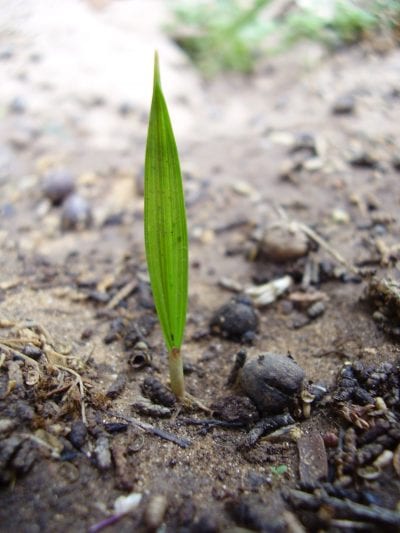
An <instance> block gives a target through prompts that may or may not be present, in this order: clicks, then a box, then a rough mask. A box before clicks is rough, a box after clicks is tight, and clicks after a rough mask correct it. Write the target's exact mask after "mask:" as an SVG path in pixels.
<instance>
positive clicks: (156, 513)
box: [144, 494, 168, 531]
mask: <svg viewBox="0 0 400 533" xmlns="http://www.w3.org/2000/svg"><path fill="white" fill-rule="evenodd" d="M167 508H168V499H167V497H166V496H164V495H163V494H155V495H154V496H150V498H149V501H148V503H147V506H146V509H145V511H144V522H145V524H146V526H147V528H148V530H150V531H156V530H157V528H158V527H159V526H161V524H162V522H163V520H164V515H165V513H166V511H167Z"/></svg>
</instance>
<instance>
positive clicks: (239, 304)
mask: <svg viewBox="0 0 400 533" xmlns="http://www.w3.org/2000/svg"><path fill="white" fill-rule="evenodd" d="M210 329H211V332H212V333H215V334H217V335H221V336H222V337H227V338H229V339H232V340H236V341H237V340H239V341H240V340H243V339H244V340H245V339H246V338H247V336H248V335H249V334H250V333H255V332H256V331H257V329H258V315H257V313H256V311H255V310H254V308H253V305H252V302H251V300H250V299H249V298H248V297H247V296H242V295H241V296H236V297H235V298H232V300H231V301H229V302H228V303H226V304H225V305H223V306H222V307H220V308H219V309H218V310H217V311H216V312H215V313H214V315H213V317H212V318H211V321H210Z"/></svg>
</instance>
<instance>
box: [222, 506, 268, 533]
mask: <svg viewBox="0 0 400 533" xmlns="http://www.w3.org/2000/svg"><path fill="white" fill-rule="evenodd" d="M225 510H226V511H227V513H228V514H229V515H230V516H231V518H232V519H233V520H234V522H235V523H236V524H237V525H238V526H241V527H246V528H249V529H251V530H255V531H264V530H265V529H264V525H265V524H264V520H263V518H262V516H261V515H260V513H259V511H258V510H256V509H255V507H253V506H251V505H250V504H249V503H247V502H245V501H243V500H241V499H238V500H236V499H235V500H230V501H228V502H226V504H225Z"/></svg>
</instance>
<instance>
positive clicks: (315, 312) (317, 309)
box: [307, 302, 325, 320]
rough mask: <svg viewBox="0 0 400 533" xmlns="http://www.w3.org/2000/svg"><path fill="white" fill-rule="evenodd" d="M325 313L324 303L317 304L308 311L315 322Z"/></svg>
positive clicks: (308, 314)
mask: <svg viewBox="0 0 400 533" xmlns="http://www.w3.org/2000/svg"><path fill="white" fill-rule="evenodd" d="M324 313H325V304H324V302H315V304H313V305H312V306H311V307H309V308H308V309H307V316H308V317H309V318H311V319H312V320H314V319H315V318H318V317H319V316H321V315H323V314H324Z"/></svg>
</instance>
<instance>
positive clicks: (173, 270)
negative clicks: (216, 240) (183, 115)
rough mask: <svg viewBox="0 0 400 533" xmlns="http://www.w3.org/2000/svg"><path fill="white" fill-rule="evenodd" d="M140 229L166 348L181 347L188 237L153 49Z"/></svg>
mask: <svg viewBox="0 0 400 533" xmlns="http://www.w3.org/2000/svg"><path fill="white" fill-rule="evenodd" d="M144 235H145V248H146V258H147V266H148V270H149V275H150V282H151V288H152V292H153V298H154V303H155V306H156V310H157V314H158V318H159V320H160V323H161V327H162V330H163V334H164V339H165V343H166V345H167V348H168V350H169V351H171V350H172V349H173V348H180V347H181V344H182V340H183V333H184V329H185V323H186V309H187V300H188V237H187V224H186V210H185V202H184V196H183V186H182V175H181V170H180V163H179V156H178V150H177V147H176V142H175V137H174V133H173V130H172V125H171V120H170V118H169V113H168V108H167V104H166V102H165V98H164V95H163V92H162V89H161V82H160V71H159V66H158V55H157V53H156V55H155V60H154V86H153V98H152V102H151V109H150V118H149V127H148V132H147V144H146V158H145V186H144Z"/></svg>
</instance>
